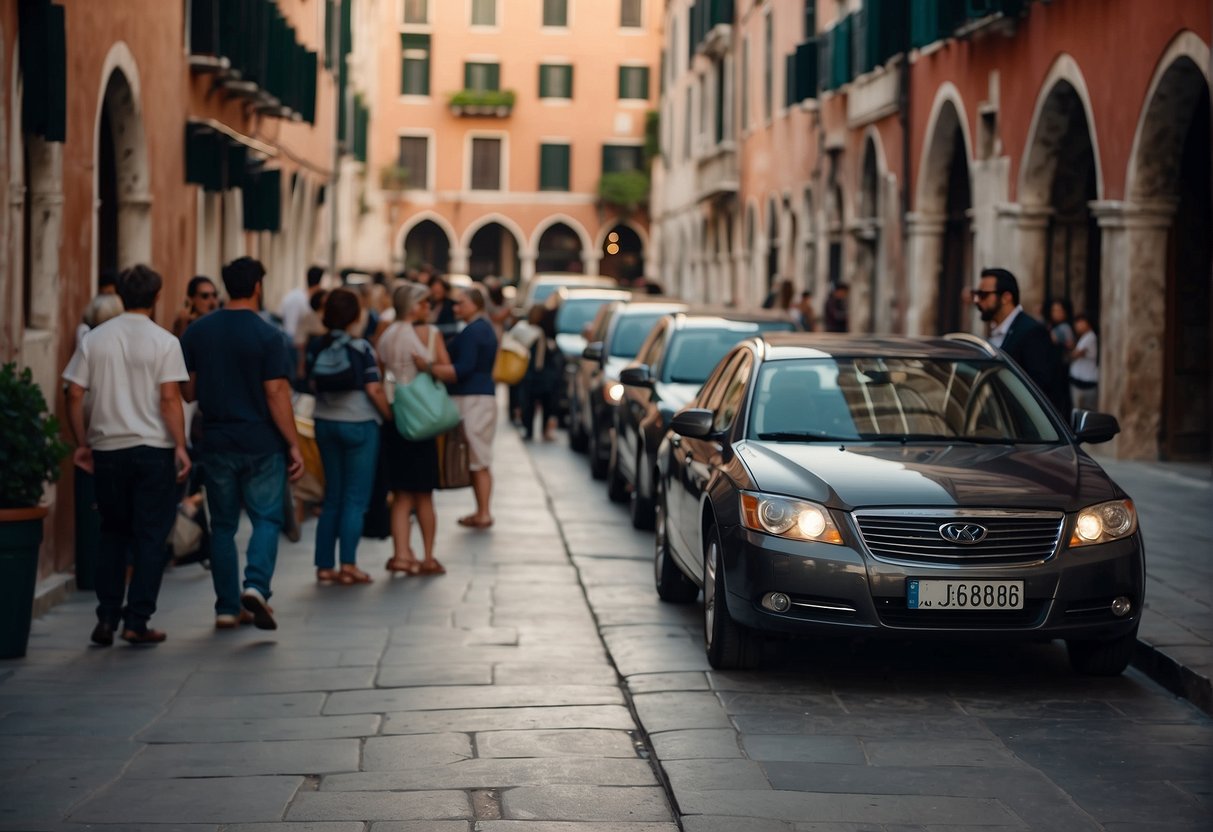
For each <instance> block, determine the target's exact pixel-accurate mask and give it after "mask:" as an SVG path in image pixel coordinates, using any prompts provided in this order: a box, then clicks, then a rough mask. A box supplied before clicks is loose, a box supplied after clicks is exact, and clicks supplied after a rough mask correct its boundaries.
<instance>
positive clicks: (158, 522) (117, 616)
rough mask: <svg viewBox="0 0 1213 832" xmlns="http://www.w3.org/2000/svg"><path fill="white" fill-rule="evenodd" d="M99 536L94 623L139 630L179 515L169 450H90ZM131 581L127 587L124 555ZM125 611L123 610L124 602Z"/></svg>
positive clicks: (144, 623)
mask: <svg viewBox="0 0 1213 832" xmlns="http://www.w3.org/2000/svg"><path fill="white" fill-rule="evenodd" d="M93 464H94V466H95V467H94V472H95V476H96V487H97V510H98V511H99V512H100V514H101V537H100V539H99V541H98V545H97V567H96V572H95V575H94V581H95V586H96V590H97V620H98V621H101V622H104V623H105V624H108V625H109V626H111V627H117V625H118V622H119V620H123V621H124V623H125V627H126V629H128V630H135V631H137V632H138V631H143V630H146V629H147V621H148V619H149V618H151V617H152V613H154V612H155V611H156V598H157V597H158V596H159V595H160V581H161V579H162V578H163V577H164V566H165V563H166V562H167V560H168V549H167V548H166V546H165V542H166V541H167V540H168V534H169V532H170V531H171V530H172V528H173V521H174V520H175V519H176V517H177V484H176V480H177V468H176V464H175V462H174V458H173V451H172V450H171V449H169V448H151V447H148V446H147V445H139V446H137V447H134V448H124V449H122V450H119V451H94V452H93ZM128 553H129V554H130V556H131V566H132V572H131V582H130V586H129V587H128V586H127V584H126V564H127V555H128ZM124 597H125V599H126V607H125V609H124V608H123V605H122V601H123V598H124Z"/></svg>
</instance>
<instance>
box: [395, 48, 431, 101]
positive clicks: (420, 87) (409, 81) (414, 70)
mask: <svg viewBox="0 0 1213 832" xmlns="http://www.w3.org/2000/svg"><path fill="white" fill-rule="evenodd" d="M400 54H401V60H400V65H401V70H400V94H401V95H429V94H430V36H429V35H416V34H409V33H406V34H402V35H401V36H400Z"/></svg>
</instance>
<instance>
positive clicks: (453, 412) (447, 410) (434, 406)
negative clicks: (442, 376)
mask: <svg viewBox="0 0 1213 832" xmlns="http://www.w3.org/2000/svg"><path fill="white" fill-rule="evenodd" d="M436 335H437V330H436V329H434V328H433V327H431V328H430V339H429V344H428V346H427V349H428V352H429V358H430V360H431V361H432V360H433V358H434V338H435V336H436ZM392 418H393V420H394V421H395V422H396V430H398V431H399V432H400V435H401V436H403V437H404V438H405V439H412V440H413V441H418V440H421V439H429V438H431V437H433V436H437V435H438V434H440V433H446V432H447V431H448V430H450V429H451V428H453V427H455V426H456V425H457V424H459V418H460V417H459V408H458V407H456V406H455V402H454V401H453V400H452V399H451V397H450V395H449V394H448V393H447V392H446V385H444V384H442V383H441V382H439V381H438V380H437V379H435V378H434V377H433V376H432V375H430V374H429V373H417V377H416V378H414V379H413V380H412V381H410V382H409V383H408V384H397V385H396V390H395V393H394V394H393V396H392Z"/></svg>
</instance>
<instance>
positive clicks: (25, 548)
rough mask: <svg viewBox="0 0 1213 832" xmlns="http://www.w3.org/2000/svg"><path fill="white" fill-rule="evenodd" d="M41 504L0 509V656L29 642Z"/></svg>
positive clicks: (20, 652)
mask: <svg viewBox="0 0 1213 832" xmlns="http://www.w3.org/2000/svg"><path fill="white" fill-rule="evenodd" d="M47 513H48V512H47V509H46V508H45V507H44V506H32V507H29V508H3V509H0V659H16V658H20V657H21V656H24V655H25V650H26V647H27V646H28V644H29V627H30V616H31V615H32V612H33V608H34V587H35V585H36V584H37V582H38V548H39V547H40V546H41V545H42V521H43V520H44V519H45V518H46V515H47Z"/></svg>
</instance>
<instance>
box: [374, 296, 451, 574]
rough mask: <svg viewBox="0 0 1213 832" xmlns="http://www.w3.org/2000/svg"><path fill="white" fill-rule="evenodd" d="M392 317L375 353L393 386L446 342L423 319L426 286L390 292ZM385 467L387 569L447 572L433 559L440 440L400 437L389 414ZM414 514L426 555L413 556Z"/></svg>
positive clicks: (440, 357) (437, 358) (435, 360)
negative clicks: (389, 529)
mask: <svg viewBox="0 0 1213 832" xmlns="http://www.w3.org/2000/svg"><path fill="white" fill-rule="evenodd" d="M392 306H393V307H394V308H395V310H396V321H395V323H393V324H392V325H391V326H389V327H388V328H387V329H386V330H384V332H383V334H382V335H381V336H379V358H380V360H381V361H382V362H383V367H384V370H385V371H388V372H390V373H391V374H392V375H393V376H394V377H395V379H396V384H397V385H404V384H408V383H409V382H410V381H412V380H413V379H415V378H416V377H417V373H418V372H419V370H418V368H417V363H416V361H415V360H414V356H415V355H421V356H424V357H425V358H427V359H428V360H429V362H430V363H431V364H446V363H448V362H449V361H450V357H449V356H448V355H447V351H446V345H445V344H444V343H443V340H442V335H441V333H439V332H438V329H437V327H435V326H433V325H432V324H429V323H427V321H428V320H429V315H430V290H429V288H427V287H426V286H422V285H421V284H418V283H410V284H407V285H404V286H401V287H399V288H397V289H396V291H395V292H393V293H392ZM381 448H382V453H383V454H384V457H383V461H384V470H385V471H386V472H387V481H388V488H389V489H390V490H391V492H392V543H393V544H394V546H395V553H394V554H393V556H392V558H391V559H390V560H389V561H388V562H387V569H388V570H389V571H391V572H393V573H395V572H399V573H402V574H405V575H441V574H443V573H445V572H446V569H444V568H443V566H442V564H440V563H439V562H438V561H437V560H435V559H434V533H435V529H436V526H437V520H436V518H435V516H434V500H433V496H434V494H433V492H434V489H435V488H437V487H438V445H437V441H436V440H435V439H422V440H420V441H414V440H411V439H406V438H405V437H403V436H401V435H400V433H399V432H398V431H397V430H396V425H395V423H394V422H393V421H392V420H391V419H387V420H385V421H384V424H383V438H382V442H381ZM413 512H416V513H417V525H418V526H420V527H421V541H422V544H423V545H424V546H425V559H424V560H422V561H418V560H417V556H416V555H415V554H413V550H412V547H411V546H410V545H409V539H410V535H411V534H412V522H411V521H412V515H413Z"/></svg>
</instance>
